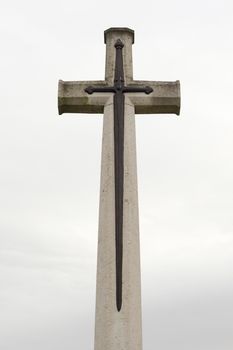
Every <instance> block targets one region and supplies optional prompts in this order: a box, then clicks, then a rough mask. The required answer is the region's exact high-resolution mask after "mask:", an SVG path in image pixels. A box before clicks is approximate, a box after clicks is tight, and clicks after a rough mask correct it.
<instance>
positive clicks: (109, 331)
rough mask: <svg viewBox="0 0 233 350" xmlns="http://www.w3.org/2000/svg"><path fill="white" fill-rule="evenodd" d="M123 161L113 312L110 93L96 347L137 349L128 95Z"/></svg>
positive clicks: (139, 332) (133, 169)
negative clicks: (119, 279) (119, 280)
mask: <svg viewBox="0 0 233 350" xmlns="http://www.w3.org/2000/svg"><path fill="white" fill-rule="evenodd" d="M117 38H118V36H117V37H116V39H117ZM121 40H122V37H121ZM122 41H123V40H122ZM124 161H125V163H124V216H123V296H122V308H121V310H120V312H118V311H117V307H116V265H115V208H114V206H115V199H114V195H115V194H114V140H113V97H110V98H109V100H108V102H107V103H106V105H105V108H104V126H103V144H102V165H101V186H100V208H99V210H100V214H99V237H98V262H97V288H96V323H95V350H142V327H141V282H140V251H139V250H140V249H139V224H138V195H137V169H136V141H135V117H134V106H133V105H132V103H131V101H130V100H129V99H128V98H127V96H125V146H124Z"/></svg>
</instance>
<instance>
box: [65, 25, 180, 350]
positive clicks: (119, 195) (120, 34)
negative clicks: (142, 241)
mask: <svg viewBox="0 0 233 350" xmlns="http://www.w3.org/2000/svg"><path fill="white" fill-rule="evenodd" d="M104 38H105V43H106V67H105V80H104V81H70V82H64V81H62V80H60V81H59V91H58V108H59V114H62V113H104V126H103V143H102V164H101V185H100V207H99V237H98V261H97V287H96V323H95V350H141V349H142V330H141V282H140V252H139V250H140V248H139V224H138V198H137V169H136V143H135V120H134V119H135V118H134V114H135V113H136V114H147V113H155V114H158V113H173V114H179V111H180V85H179V82H178V81H176V82H156V81H135V80H133V72H132V44H133V43H134V32H133V31H132V30H131V29H128V28H110V29H108V30H106V31H105V33H104Z"/></svg>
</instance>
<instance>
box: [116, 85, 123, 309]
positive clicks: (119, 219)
mask: <svg viewBox="0 0 233 350" xmlns="http://www.w3.org/2000/svg"><path fill="white" fill-rule="evenodd" d="M124 108H125V97H124V94H122V92H121V91H119V92H118V91H117V92H116V93H115V95H114V163H115V164H114V166H115V241H116V304H117V310H118V311H120V310H121V305H122V264H123V196H124Z"/></svg>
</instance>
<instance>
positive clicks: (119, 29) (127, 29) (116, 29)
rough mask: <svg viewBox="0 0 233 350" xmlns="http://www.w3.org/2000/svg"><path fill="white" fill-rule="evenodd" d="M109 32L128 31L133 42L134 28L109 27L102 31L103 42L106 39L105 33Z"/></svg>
mask: <svg viewBox="0 0 233 350" xmlns="http://www.w3.org/2000/svg"><path fill="white" fill-rule="evenodd" d="M111 32H120V33H123V32H124V33H129V34H131V36H132V44H134V30H133V29H130V28H127V27H111V28H109V29H106V30H105V31H104V43H105V44H106V41H107V34H108V33H111Z"/></svg>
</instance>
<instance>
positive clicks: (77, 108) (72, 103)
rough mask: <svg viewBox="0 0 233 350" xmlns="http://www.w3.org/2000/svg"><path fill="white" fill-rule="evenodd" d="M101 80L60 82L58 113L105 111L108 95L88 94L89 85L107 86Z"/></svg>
mask: <svg viewBox="0 0 233 350" xmlns="http://www.w3.org/2000/svg"><path fill="white" fill-rule="evenodd" d="M106 85H107V84H106V82H105V81H103V80H99V81H63V80H59V83H58V113H59V115H61V114H63V113H103V110H104V105H105V103H106V100H107V98H108V96H106V94H93V95H88V93H87V92H86V91H85V89H87V88H88V86H99V87H105V86H106Z"/></svg>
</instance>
